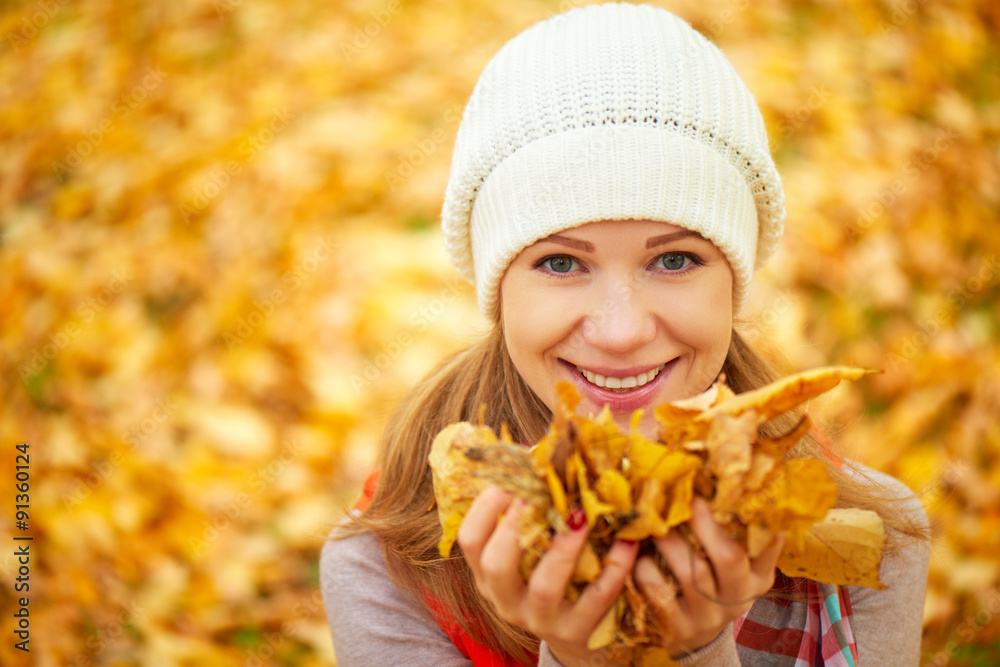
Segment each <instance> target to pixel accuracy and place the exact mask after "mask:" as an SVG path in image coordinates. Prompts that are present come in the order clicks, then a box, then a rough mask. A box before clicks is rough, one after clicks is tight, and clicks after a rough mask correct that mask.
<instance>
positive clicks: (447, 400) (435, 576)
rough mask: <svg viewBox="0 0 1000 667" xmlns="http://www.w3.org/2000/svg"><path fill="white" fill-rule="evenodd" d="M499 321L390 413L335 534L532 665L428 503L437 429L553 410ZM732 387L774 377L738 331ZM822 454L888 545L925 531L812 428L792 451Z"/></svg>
mask: <svg viewBox="0 0 1000 667" xmlns="http://www.w3.org/2000/svg"><path fill="white" fill-rule="evenodd" d="M502 329H503V328H502V326H500V325H499V324H497V325H495V326H494V327H493V329H492V331H491V332H490V333H489V334H488V335H487V336H486V337H485V338H484V339H483V340H481V341H479V342H478V343H476V344H474V345H472V346H471V347H469V348H468V349H466V350H464V351H462V352H459V353H458V354H455V355H454V356H452V357H450V358H448V359H446V360H445V361H443V362H442V363H441V364H440V365H439V366H438V367H437V368H435V369H434V370H433V371H432V372H431V373H430V374H429V375H428V376H427V377H426V378H425V379H424V380H423V381H422V382H421V383H420V384H418V385H417V386H415V387H414V388H413V389H412V390H411V391H410V392H409V394H408V395H407V396H406V397H405V398H404V399H403V401H402V403H401V404H400V406H399V407H398V409H397V410H396V411H395V413H394V414H393V415H392V417H391V418H390V420H389V423H388V425H387V427H386V430H385V433H384V435H383V438H382V442H381V448H380V450H379V454H378V466H379V469H380V471H381V474H380V478H379V484H378V487H377V489H376V490H375V493H374V497H373V498H372V501H371V503H370V504H369V506H368V508H367V509H366V510H365V511H364V512H362V513H360V514H356V515H354V516H352V519H351V521H350V522H349V523H347V524H345V525H344V526H343V527H342V528H341V529H340V530H339V531H338V534H337V536H336V537H337V538H343V537H347V536H350V535H356V534H359V533H362V532H366V531H372V532H374V533H375V534H376V535H378V537H379V538H380V541H381V544H382V547H383V552H384V555H385V561H386V565H387V567H388V571H389V573H390V576H391V577H392V579H393V581H394V583H395V584H396V586H397V588H398V589H399V590H400V591H402V592H403V593H404V594H407V595H409V596H410V597H412V599H413V600H414V601H415V602H416V604H417V605H418V606H420V607H422V608H423V609H425V610H426V611H427V613H428V614H429V615H430V617H432V618H433V617H434V613H433V611H432V610H431V609H430V607H429V605H428V600H427V596H428V595H429V596H431V597H433V598H434V599H436V600H437V601H439V602H440V603H441V604H442V605H443V606H444V607H445V608H446V609H447V610H448V611H449V612H450V614H451V616H452V619H451V620H453V621H454V622H455V623H456V624H457V625H458V626H459V627H460V628H461V629H462V631H464V632H465V633H466V634H468V635H469V636H471V637H473V638H474V639H475V640H476V641H478V642H480V643H481V644H483V645H484V646H487V647H489V648H491V649H493V650H495V651H497V652H499V653H505V654H507V655H510V656H511V657H513V658H514V659H516V660H517V661H518V662H519V663H521V664H530V662H531V657H530V656H531V655H532V654H536V653H537V652H538V639H537V638H536V637H534V636H533V635H531V634H530V633H528V632H527V631H525V630H524V629H522V628H519V627H516V626H514V625H511V624H510V623H508V622H506V621H504V620H503V619H502V618H500V616H499V615H498V614H497V613H496V610H495V609H494V608H493V605H492V604H491V603H490V602H489V601H488V600H486V599H485V598H484V597H483V596H482V594H481V593H480V592H479V589H478V587H477V586H476V584H475V581H474V579H473V577H472V573H471V571H470V569H469V567H468V565H467V563H466V561H465V559H464V557H463V556H462V555H461V553H460V549H458V548H457V547H456V548H455V550H454V551H453V552H452V556H451V557H450V558H442V557H441V556H440V555H439V553H438V546H437V545H438V541H439V540H440V539H441V525H440V523H439V522H438V516H437V512H436V511H432V509H433V508H434V489H433V484H432V481H431V471H430V467H429V465H428V462H427V457H428V454H429V453H430V448H431V443H432V441H433V439H434V436H435V435H436V434H437V433H438V432H439V431H440V430H441V429H442V428H444V427H445V426H447V425H448V424H451V423H453V422H457V421H478V420H479V418H480V406H482V405H486V406H488V407H487V409H486V411H485V413H484V415H483V420H484V423H485V424H486V425H487V426H490V427H492V428H493V429H494V430H496V431H499V429H500V427H501V425H503V424H506V425H507V428H508V429H509V431H510V434H511V436H512V437H513V438H514V440H515V441H516V442H522V443H534V442H536V441H538V440H539V439H540V438H541V437H542V436H543V435H544V434H545V431H546V429H547V427H548V424H549V421H550V419H551V411H550V410H549V409H548V408H547V407H546V406H545V404H544V403H542V401H541V400H540V399H539V398H538V397H537V396H536V395H535V393H534V392H533V391H532V390H531V389H530V388H529V387H528V386H527V384H526V383H525V382H524V380H523V379H522V378H521V375H520V374H519V373H518V371H517V369H516V368H515V367H514V363H513V361H512V360H511V358H510V355H509V354H508V351H507V345H506V342H505V340H504V335H503V330H502ZM722 372H723V373H725V375H726V378H727V382H728V383H729V385H730V386H731V387H732V388H733V390H734V391H735V392H737V393H741V392H744V391H748V390H751V389H755V388H757V387H760V386H763V385H765V384H767V383H769V382H771V381H773V380H774V379H776V378H777V375H776V373H775V372H774V371H773V370H772V368H771V367H770V365H769V364H768V363H767V362H766V361H765V360H764V359H763V358H762V357H761V356H760V355H759V354H757V353H756V352H755V351H754V350H753V349H752V348H751V347H750V345H749V344H748V343H747V342H746V341H745V340H744V338H743V337H742V336H741V335H740V334H739V333H738V332H736V331H735V330H734V331H733V336H732V341H731V343H730V347H729V352H728V355H727V358H726V361H725V363H724V364H723V367H722ZM795 423H796V417H795V416H793V415H784V416H782V417H781V418H778V419H775V420H772V421H771V422H769V423H767V424H765V425H764V426H763V427H762V428H761V431H762V435H764V436H772V435H776V434H777V433H779V432H787V431H788V430H790V428H791V427H792V426H794V424H795ZM790 455H791V456H798V457H803V456H807V457H811V458H816V459H818V460H821V461H823V462H824V463H826V464H827V468H828V470H829V472H830V475H831V477H832V478H833V479H834V481H835V482H836V483H837V486H838V500H837V504H838V506H842V507H847V506H849V507H860V508H864V509H871V510H874V511H876V512H878V513H879V515H881V516H882V518H883V519H884V521H885V523H886V525H887V527H888V528H889V529H890V530H889V531H888V532H889V535H890V537H891V540H892V541H891V543H890V551H891V550H893V549H898V548H899V547H900V546H902V545H903V543H904V542H905V541H906V539H907V538H908V539H911V540H912V539H926V529H925V528H923V527H922V526H921V525H919V524H918V523H916V522H915V521H914V519H913V518H912V516H911V515H910V514H909V513H908V512H907V511H906V510H905V509H904V508H903V507H902V506H901V504H900V503H901V501H902V500H903V499H897V498H892V497H890V496H889V494H888V493H886V492H885V491H884V490H883V489H882V487H880V486H879V485H878V484H877V483H876V482H875V481H873V480H871V479H869V478H867V477H866V476H864V475H863V473H861V472H860V471H859V470H857V469H855V468H853V467H852V466H850V464H849V463H847V462H845V463H844V465H843V467H840V466H839V465H835V464H834V463H833V462H832V461H831V459H830V458H829V457H828V456H827V455H826V454H824V452H823V448H822V446H821V445H820V443H819V441H818V440H817V438H816V436H815V435H814V434H808V435H807V436H806V437H805V438H803V440H802V441H801V442H800V443H799V444H798V445H797V446H796V447H795V449H794V450H793V451H792V452H791V453H790Z"/></svg>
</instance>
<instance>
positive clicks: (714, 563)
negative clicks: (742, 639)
mask: <svg viewBox="0 0 1000 667" xmlns="http://www.w3.org/2000/svg"><path fill="white" fill-rule="evenodd" d="M688 526H689V527H690V528H691V532H692V533H694V536H695V537H696V538H697V539H698V543H699V544H701V546H702V548H703V549H704V551H705V556H699V555H698V554H697V553H695V550H694V548H693V547H692V546H691V544H690V543H689V542H688V541H687V540H686V539H684V538H683V537H682V536H681V535H680V534H679V533H678V532H677V531H676V530H672V531H670V533H668V534H667V536H666V537H664V538H662V539H656V540H654V543H655V544H656V548H657V549H658V550H659V552H660V554H661V555H662V556H663V558H664V560H665V561H666V562H667V565H668V566H669V567H670V570H671V572H673V574H674V578H675V579H676V580H677V584H679V591H678V585H674V584H672V583H670V582H668V581H667V580H666V578H665V577H664V576H663V574H662V573H661V572H660V569H659V567H658V566H657V565H656V562H655V561H654V560H653V559H652V558H651V557H649V556H644V557H643V558H640V559H639V562H638V563H637V564H636V568H635V582H636V585H637V586H638V587H639V589H640V590H641V591H642V592H643V594H644V595H645V596H646V598H647V599H648V600H649V601H650V609H651V610H652V611H653V613H654V614H655V615H656V617H657V620H658V621H659V623H660V626H661V627H663V628H665V629H669V631H670V633H671V635H670V644H669V645H667V646H665V648H666V649H667V650H668V651H669V652H670V655H671V657H674V658H676V657H679V656H682V655H684V654H685V653H687V652H690V651H694V650H696V649H699V648H701V647H702V646H705V645H706V644H709V643H711V641H712V640H713V639H715V638H716V637H718V636H719V633H721V632H722V631H723V630H724V629H725V628H726V626H728V625H729V623H730V622H731V621H733V620H734V619H736V618H738V617H739V616H741V615H742V614H743V613H744V612H746V611H747V610H748V609H749V608H750V607H751V606H752V605H753V602H754V600H755V599H756V598H758V597H760V596H761V595H764V594H765V593H767V591H769V590H770V589H771V586H772V585H773V584H774V568H775V563H777V561H778V556H779V555H780V554H781V548H782V546H783V545H784V541H785V538H784V535H780V536H779V537H778V538H777V539H776V540H775V542H774V544H772V545H771V546H769V547H768V548H767V549H766V550H765V551H764V552H763V553H762V554H761V555H760V556H759V557H757V558H756V559H752V560H751V559H750V557H749V556H748V555H747V552H746V550H745V549H744V548H743V547H742V546H740V544H739V543H737V542H736V541H735V540H733V539H732V538H730V537H729V535H727V534H726V531H725V529H723V527H722V526H720V525H719V524H718V523H716V521H715V520H714V519H713V518H712V512H711V509H710V508H709V506H708V502H707V501H705V500H704V499H703V498H697V497H696V498H695V499H694V502H692V503H691V519H690V521H689V522H688Z"/></svg>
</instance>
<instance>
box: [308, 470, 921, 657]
mask: <svg viewBox="0 0 1000 667" xmlns="http://www.w3.org/2000/svg"><path fill="white" fill-rule="evenodd" d="M867 472H868V474H869V475H871V476H872V477H873V478H875V479H877V480H878V481H879V482H881V483H883V484H884V485H885V486H886V487H887V488H888V489H889V490H890V491H892V492H894V493H896V492H897V491H898V493H897V494H896V495H898V496H899V497H908V498H909V504H908V505H907V507H908V509H910V510H911V511H912V513H913V515H914V516H916V517H919V518H920V519H921V520H922V521H923V522H926V520H927V519H926V514H925V513H924V510H923V507H922V506H921V505H920V502H919V501H918V500H917V499H916V498H915V497H914V496H913V494H912V493H911V492H910V491H909V489H907V488H906V487H905V486H904V485H903V484H901V483H900V482H898V481H896V480H895V479H893V478H891V477H888V476H886V475H883V474H880V473H877V472H874V471H870V470H869V471H867ZM928 560H929V548H928V545H926V544H923V543H916V544H912V545H909V546H907V547H905V548H903V549H902V550H901V551H900V552H899V553H898V554H896V555H895V556H893V557H891V558H890V557H887V558H886V559H885V560H884V561H883V563H882V569H881V575H882V581H883V582H885V583H886V584H888V586H889V588H888V589H887V590H885V591H876V590H874V589H871V588H864V587H855V586H851V587H849V591H850V596H851V607H852V611H853V616H852V618H851V629H852V630H853V633H854V639H855V641H856V642H857V646H858V662H859V664H860V665H879V666H880V667H881V666H883V665H917V664H919V653H920V631H921V626H922V616H923V614H922V611H923V605H924V592H925V589H926V585H927V566H928ZM320 582H321V587H322V592H323V601H324V604H325V606H326V616H327V620H328V622H329V624H330V632H331V633H332V634H333V645H334V650H335V652H336V655H337V665H338V667H372V666H376V665H377V666H382V665H386V666H391V667H401V666H403V665H407V666H410V665H428V666H433V667H470V665H471V664H472V663H471V661H470V660H468V659H467V658H465V657H464V656H463V655H462V654H461V653H459V651H458V649H457V648H455V645H454V644H452V642H451V640H450V639H449V638H448V636H447V635H446V634H445V633H444V631H443V630H442V629H441V628H440V626H439V625H438V624H437V623H436V622H435V621H434V620H433V619H432V618H430V617H429V616H428V615H427V613H426V612H425V611H423V610H422V609H421V608H420V607H418V606H417V605H415V604H414V603H413V602H412V601H411V600H410V598H408V597H406V596H404V595H403V594H402V593H400V592H399V591H398V590H397V589H396V587H395V585H394V584H393V583H392V580H391V579H390V578H389V575H388V573H387V572H386V566H385V561H384V559H383V556H382V549H381V546H380V544H379V542H378V538H376V537H375V536H374V535H371V534H366V535H361V536H355V537H350V538H347V539H341V540H336V539H335V540H330V541H328V542H327V543H326V544H325V545H324V547H323V552H322V556H321V558H320ZM767 604H768V603H767V602H766V601H763V600H761V601H758V602H757V603H755V604H754V607H753V608H752V609H751V610H750V612H749V614H748V618H750V619H753V618H754V616H755V615H761V614H766V613H767V611H766V605H767ZM798 620H801V621H802V624H801V625H798V626H797V627H803V626H804V623H805V619H804V617H803V618H802V619H793V623H795V622H796V621H798ZM677 662H678V663H679V664H681V665H698V666H700V665H712V666H718V665H743V666H747V665H766V664H768V662H767V661H766V658H764V657H762V656H761V654H758V653H754V652H750V651H745V650H744V649H743V648H742V647H739V646H737V645H736V642H735V641H734V640H733V635H732V632H728V631H727V632H723V633H722V634H721V635H719V637H718V638H717V639H716V640H715V641H713V642H712V643H711V644H709V645H707V646H705V647H703V648H701V649H699V650H698V651H696V652H694V653H692V654H690V655H688V656H685V657H684V658H681V659H679V660H678V661H677ZM559 665H560V663H559V661H558V660H556V659H555V657H554V656H553V655H552V653H551V652H550V651H549V650H548V647H547V646H546V645H545V643H544V642H542V645H541V650H540V655H539V660H538V666H539V667H559Z"/></svg>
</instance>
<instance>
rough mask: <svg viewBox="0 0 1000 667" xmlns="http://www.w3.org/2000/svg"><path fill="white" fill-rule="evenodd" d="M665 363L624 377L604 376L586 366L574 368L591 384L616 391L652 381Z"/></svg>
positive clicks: (635, 387)
mask: <svg viewBox="0 0 1000 667" xmlns="http://www.w3.org/2000/svg"><path fill="white" fill-rule="evenodd" d="M664 366H666V364H660V365H659V366H657V367H656V368H653V369H651V370H648V371H646V372H645V373H639V374H638V375H628V376H625V377H614V376H610V375H608V376H605V375H601V374H600V373H594V372H593V371H588V370H587V369H586V368H581V367H580V366H577V367H576V370H578V371H579V372H580V374H581V375H583V377H585V378H587V381H588V382H590V383H591V384H593V385H595V386H597V387H601V388H602V389H612V390H618V391H622V392H624V391H629V390H631V389H638V388H639V387H641V386H643V385H645V384H648V383H650V382H652V381H653V380H654V379H655V378H656V376H657V375H659V374H660V371H662V370H663V367H664Z"/></svg>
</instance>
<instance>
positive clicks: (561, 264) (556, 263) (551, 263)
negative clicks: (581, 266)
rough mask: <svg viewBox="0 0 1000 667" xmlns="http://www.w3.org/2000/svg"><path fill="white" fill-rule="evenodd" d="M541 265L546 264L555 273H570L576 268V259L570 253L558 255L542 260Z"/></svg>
mask: <svg viewBox="0 0 1000 667" xmlns="http://www.w3.org/2000/svg"><path fill="white" fill-rule="evenodd" d="M540 266H544V267H546V268H548V269H549V271H552V272H553V273H569V272H570V271H572V270H573V269H574V268H576V260H575V259H573V258H572V257H570V256H568V255H556V256H555V257H547V258H545V259H543V260H542V263H541V264H540Z"/></svg>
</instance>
